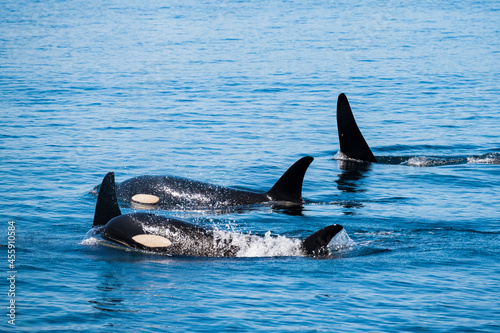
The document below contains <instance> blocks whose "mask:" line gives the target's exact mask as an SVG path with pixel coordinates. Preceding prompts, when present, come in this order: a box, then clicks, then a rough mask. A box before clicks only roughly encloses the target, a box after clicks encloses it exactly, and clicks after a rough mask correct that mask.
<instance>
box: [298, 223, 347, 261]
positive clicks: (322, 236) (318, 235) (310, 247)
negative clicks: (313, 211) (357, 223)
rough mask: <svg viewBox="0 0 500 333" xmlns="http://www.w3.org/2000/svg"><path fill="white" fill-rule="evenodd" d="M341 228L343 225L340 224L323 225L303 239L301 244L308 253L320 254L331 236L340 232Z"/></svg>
mask: <svg viewBox="0 0 500 333" xmlns="http://www.w3.org/2000/svg"><path fill="white" fill-rule="evenodd" d="M342 229H343V227H342V226H341V225H340V224H333V225H330V226H328V227H325V228H323V229H321V230H319V231H316V232H315V233H314V234H312V235H311V236H309V237H307V238H306V239H304V241H303V242H302V246H303V247H304V249H305V250H306V251H307V253H308V254H312V255H315V254H320V252H321V250H322V249H323V248H325V247H326V246H327V245H328V243H330V241H331V240H332V238H333V237H335V235H336V234H338V233H339V232H341V231H342Z"/></svg>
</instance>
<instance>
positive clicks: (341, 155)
mask: <svg viewBox="0 0 500 333" xmlns="http://www.w3.org/2000/svg"><path fill="white" fill-rule="evenodd" d="M333 159H334V160H339V161H352V162H364V161H363V160H358V159H355V158H352V157H349V156H347V155H346V154H344V153H343V152H341V151H340V150H339V151H338V152H337V153H336V154H335V155H334V156H333Z"/></svg>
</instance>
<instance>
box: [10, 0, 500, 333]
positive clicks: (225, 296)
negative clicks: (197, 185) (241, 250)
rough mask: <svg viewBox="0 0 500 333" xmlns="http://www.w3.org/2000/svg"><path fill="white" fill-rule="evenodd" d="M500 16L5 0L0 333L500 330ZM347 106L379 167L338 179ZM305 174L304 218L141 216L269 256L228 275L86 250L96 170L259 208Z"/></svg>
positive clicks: (256, 4) (284, 5) (343, 5)
mask: <svg viewBox="0 0 500 333" xmlns="http://www.w3.org/2000/svg"><path fill="white" fill-rule="evenodd" d="M499 9H500V6H499V3H498V1H467V0H466V1H421V2H414V1H389V2H384V3H382V2H379V1H362V2H352V1H351V2H349V1H345V2H344V1H322V0H320V1H286V0H277V1H262V0H255V1H210V0H201V1H193V0H182V1H176V0H174V1H142V2H141V1H139V2H138V1H127V0H125V1H112V0H111V1H78V0H68V1H63V0H48V1H22V0H20V1H2V3H1V4H0V114H1V117H0V123H1V127H0V193H1V207H2V208H1V209H0V221H1V226H2V227H1V230H0V245H1V246H0V249H1V250H2V251H1V253H2V256H1V258H0V263H1V264H0V267H2V273H1V276H2V278H1V279H0V281H1V283H0V295H1V296H0V305H1V308H2V310H1V311H0V313H1V316H0V330H2V331H12V332H17V331H18V332H34V331H37V332H44V331H64V332H111V331H117V332H230V331H234V332H287V331H299V332H498V331H499V330H500V260H499V258H500V196H499V193H500V113H499V111H500V23H499V22H500V20H499V17H500V10H499ZM340 93H345V94H346V95H347V97H348V98H349V101H350V103H351V107H352V109H353V112H354V115H355V117H356V120H357V122H358V125H359V127H360V128H361V131H362V132H363V134H364V136H365V138H366V140H367V142H368V143H369V145H370V146H371V147H372V150H373V152H374V154H375V156H376V157H377V158H378V159H379V161H380V162H381V163H378V164H372V165H370V166H365V167H358V168H353V167H348V168H346V167H345V166H344V165H343V162H342V161H340V160H339V159H338V156H339V155H338V151H339V142H338V138H337V127H336V119H335V110H336V102H337V96H338V95H339V94H340ZM306 155H312V156H314V157H315V160H314V162H313V163H312V165H311V166H310V168H309V170H308V172H307V174H306V177H305V179H304V188H303V197H304V199H305V201H306V203H305V205H304V206H303V208H302V209H301V210H295V211H288V210H279V209H278V210H273V209H271V208H269V207H262V208H255V209H252V210H242V211H237V212H229V213H225V214H218V213H217V212H211V211H182V210H178V211H155V213H158V214H165V215H169V216H174V217H177V218H181V219H184V220H186V221H190V222H192V223H196V224H199V225H203V226H214V227H217V228H220V229H222V230H226V229H227V230H232V231H234V232H238V233H242V234H250V233H251V234H253V235H260V236H262V237H263V238H262V241H261V242H258V243H256V244H251V245H252V250H251V251H248V252H247V253H246V256H244V257H237V258H200V257H175V256H174V257H169V256H160V255H152V254H148V253H142V252H134V251H123V250H117V249H113V248H107V247H104V246H102V245H99V244H97V243H96V242H93V241H92V238H91V237H89V236H88V235H87V232H88V231H89V230H90V228H91V225H92V219H93V214H94V207H95V202H96V200H95V197H94V196H93V195H91V194H89V191H90V190H92V188H93V187H94V186H95V185H97V184H99V183H100V182H101V180H102V178H103V176H104V175H105V174H106V173H107V172H108V171H114V172H115V174H116V178H117V181H122V180H125V179H128V178H130V177H132V176H137V175H143V174H155V175H176V176H181V177H188V178H192V179H196V180H200V181H206V182H210V183H214V184H218V185H224V186H230V187H236V188H240V189H247V190H253V191H257V192H264V191H267V190H268V189H269V188H270V187H271V186H272V185H273V184H274V182H275V181H276V180H277V179H278V178H279V177H280V176H281V174H282V173H283V172H284V171H285V170H286V169H287V168H288V167H289V166H290V165H291V164H292V163H293V162H295V161H296V160H298V159H299V158H300V157H302V156H306ZM125 211H130V209H125ZM334 223H338V224H342V225H343V226H344V228H345V231H346V232H345V233H344V234H342V235H341V237H339V238H338V239H336V240H335V243H334V244H333V245H334V248H335V251H333V253H332V255H331V256H330V257H329V258H326V259H315V258H310V257H303V256H297V255H296V254H295V253H292V252H289V251H288V247H287V246H288V245H289V244H290V242H292V241H293V240H295V239H297V238H304V237H307V236H308V235H310V234H311V233H313V232H315V231H316V230H319V229H321V228H323V227H325V226H327V225H330V224H334ZM9 226H10V227H11V229H10V230H9ZM13 228H15V230H14V232H15V234H11V235H10V236H11V237H10V238H9V232H10V231H13ZM9 244H13V245H15V249H14V250H15V259H14V260H11V261H10V262H9V260H8V251H9ZM11 250H12V248H11ZM10 265H12V266H10ZM11 275H13V276H14V280H15V281H13V280H12V279H11V280H9V278H11ZM12 304H13V306H14V308H12ZM9 307H11V308H10V309H9ZM9 315H11V316H9ZM12 315H14V317H12ZM9 321H10V323H9ZM13 324H15V325H13Z"/></svg>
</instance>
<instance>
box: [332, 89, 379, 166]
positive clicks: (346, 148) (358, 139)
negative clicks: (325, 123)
mask: <svg viewBox="0 0 500 333" xmlns="http://www.w3.org/2000/svg"><path fill="white" fill-rule="evenodd" d="M337 128H338V130H339V141H340V151H341V152H342V153H344V154H345V155H347V156H348V157H350V158H354V159H356V160H361V161H366V162H377V160H376V159H375V156H373V153H372V151H371V149H370V147H368V144H367V143H366V141H365V138H363V135H362V134H361V131H360V130H359V128H358V125H357V124H356V120H354V116H353V114H352V111H351V107H350V106H349V101H348V100H347V97H346V95H345V94H340V95H339V98H338V100H337Z"/></svg>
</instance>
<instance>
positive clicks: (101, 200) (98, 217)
mask: <svg viewBox="0 0 500 333" xmlns="http://www.w3.org/2000/svg"><path fill="white" fill-rule="evenodd" d="M120 215H122V213H121V211H120V207H119V206H118V200H117V199H116V191H115V174H114V173H113V172H108V173H107V174H106V176H104V179H103V180H102V183H101V187H100V188H99V194H98V196H97V204H96V205H95V213H94V223H93V224H92V227H95V226H97V225H106V223H108V222H109V220H111V219H112V218H114V217H117V216H120Z"/></svg>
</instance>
